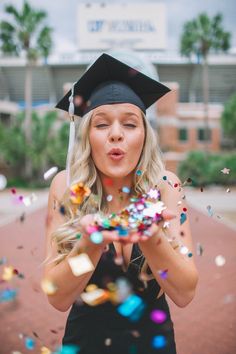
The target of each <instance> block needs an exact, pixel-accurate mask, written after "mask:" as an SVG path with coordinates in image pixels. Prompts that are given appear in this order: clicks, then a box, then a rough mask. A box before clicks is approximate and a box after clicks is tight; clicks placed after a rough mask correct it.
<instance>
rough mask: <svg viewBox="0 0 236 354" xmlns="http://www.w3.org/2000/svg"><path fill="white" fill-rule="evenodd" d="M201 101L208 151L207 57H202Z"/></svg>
mask: <svg viewBox="0 0 236 354" xmlns="http://www.w3.org/2000/svg"><path fill="white" fill-rule="evenodd" d="M203 101H204V125H205V126H204V148H205V151H206V153H208V152H209V142H210V141H209V139H210V134H209V111H208V104H209V75H208V62H207V57H204V58H203Z"/></svg>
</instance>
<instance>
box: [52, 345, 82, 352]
mask: <svg viewBox="0 0 236 354" xmlns="http://www.w3.org/2000/svg"><path fill="white" fill-rule="evenodd" d="M79 352H80V347H79V346H78V345H74V344H65V345H63V346H62V347H59V348H58V349H57V350H56V351H55V352H53V354H78V353H79Z"/></svg>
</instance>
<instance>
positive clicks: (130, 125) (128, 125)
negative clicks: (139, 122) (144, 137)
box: [125, 124, 136, 128]
mask: <svg viewBox="0 0 236 354" xmlns="http://www.w3.org/2000/svg"><path fill="white" fill-rule="evenodd" d="M125 126H126V127H130V128H136V125H134V124H125Z"/></svg>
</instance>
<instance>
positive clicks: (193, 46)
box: [180, 13, 231, 151]
mask: <svg viewBox="0 0 236 354" xmlns="http://www.w3.org/2000/svg"><path fill="white" fill-rule="evenodd" d="M222 20H223V17H222V15H221V14H217V15H215V16H214V17H212V18H210V17H208V15H207V14H206V13H201V14H199V15H198V16H197V17H196V18H195V19H193V20H191V21H187V22H186V23H185V24H184V27H183V31H182V35H181V40H180V52H181V54H182V55H184V56H186V57H188V58H191V56H192V55H196V56H197V57H198V59H200V60H201V64H202V73H203V75H202V84H203V99H204V121H205V139H204V140H205V149H206V151H207V150H208V140H209V121H208V103H209V75H208V57H209V54H210V52H212V51H215V52H216V53H218V52H220V51H223V52H226V51H227V50H228V49H229V48H230V39H231V34H230V33H229V32H226V31H224V28H223V25H222Z"/></svg>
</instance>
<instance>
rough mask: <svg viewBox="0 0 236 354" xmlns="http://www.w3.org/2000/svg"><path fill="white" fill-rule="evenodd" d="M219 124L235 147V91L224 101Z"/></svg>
mask: <svg viewBox="0 0 236 354" xmlns="http://www.w3.org/2000/svg"><path fill="white" fill-rule="evenodd" d="M221 125H222V128H223V131H224V133H225V136H227V137H228V138H230V139H231V140H232V142H233V145H234V147H236V93H235V94H234V95H233V96H231V97H230V99H229V100H228V101H227V102H226V103H225V107H224V111H223V113H222V117H221Z"/></svg>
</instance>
